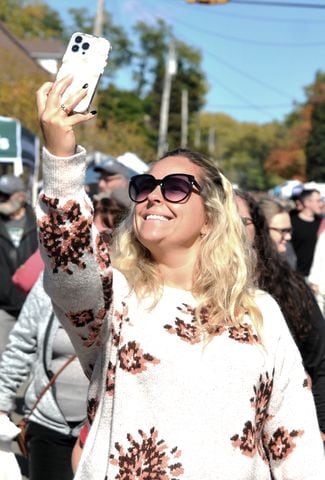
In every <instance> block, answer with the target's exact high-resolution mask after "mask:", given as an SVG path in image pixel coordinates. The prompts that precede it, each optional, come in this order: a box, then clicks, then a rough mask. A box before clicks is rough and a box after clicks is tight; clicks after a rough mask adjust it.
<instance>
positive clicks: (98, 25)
mask: <svg viewBox="0 0 325 480" xmlns="http://www.w3.org/2000/svg"><path fill="white" fill-rule="evenodd" d="M104 13H105V0H98V3H97V10H96V17H95V24H94V30H93V34H94V35H96V36H97V37H101V36H102V34H103V23H104Z"/></svg>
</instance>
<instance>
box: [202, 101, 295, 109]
mask: <svg viewBox="0 0 325 480" xmlns="http://www.w3.org/2000/svg"><path fill="white" fill-rule="evenodd" d="M292 106H293V104H289V103H280V104H278V105H276V104H274V105H254V106H252V105H231V104H227V103H219V104H218V105H217V104H215V103H212V104H211V103H210V104H209V108H228V109H236V110H256V108H263V109H269V108H271V109H274V110H276V109H286V110H287V109H288V108H292Z"/></svg>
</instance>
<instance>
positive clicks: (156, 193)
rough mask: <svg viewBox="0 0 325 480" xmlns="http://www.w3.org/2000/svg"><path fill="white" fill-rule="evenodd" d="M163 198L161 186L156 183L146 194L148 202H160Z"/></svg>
mask: <svg viewBox="0 0 325 480" xmlns="http://www.w3.org/2000/svg"><path fill="white" fill-rule="evenodd" d="M162 199H163V196H162V193H161V188H160V186H159V185H157V186H156V187H155V188H154V189H153V190H152V192H150V193H149V194H148V200H149V202H161V201H162Z"/></svg>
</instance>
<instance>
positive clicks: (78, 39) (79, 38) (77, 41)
mask: <svg viewBox="0 0 325 480" xmlns="http://www.w3.org/2000/svg"><path fill="white" fill-rule="evenodd" d="M75 42H76V43H81V42H82V37H80V35H78V36H77V37H76V38H75Z"/></svg>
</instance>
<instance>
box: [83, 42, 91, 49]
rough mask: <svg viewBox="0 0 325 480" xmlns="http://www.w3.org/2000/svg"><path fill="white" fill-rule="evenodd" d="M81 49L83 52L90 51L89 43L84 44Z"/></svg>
mask: <svg viewBox="0 0 325 480" xmlns="http://www.w3.org/2000/svg"><path fill="white" fill-rule="evenodd" d="M81 48H82V49H83V50H88V48H89V43H88V42H85V43H83V44H82V45H81Z"/></svg>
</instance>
